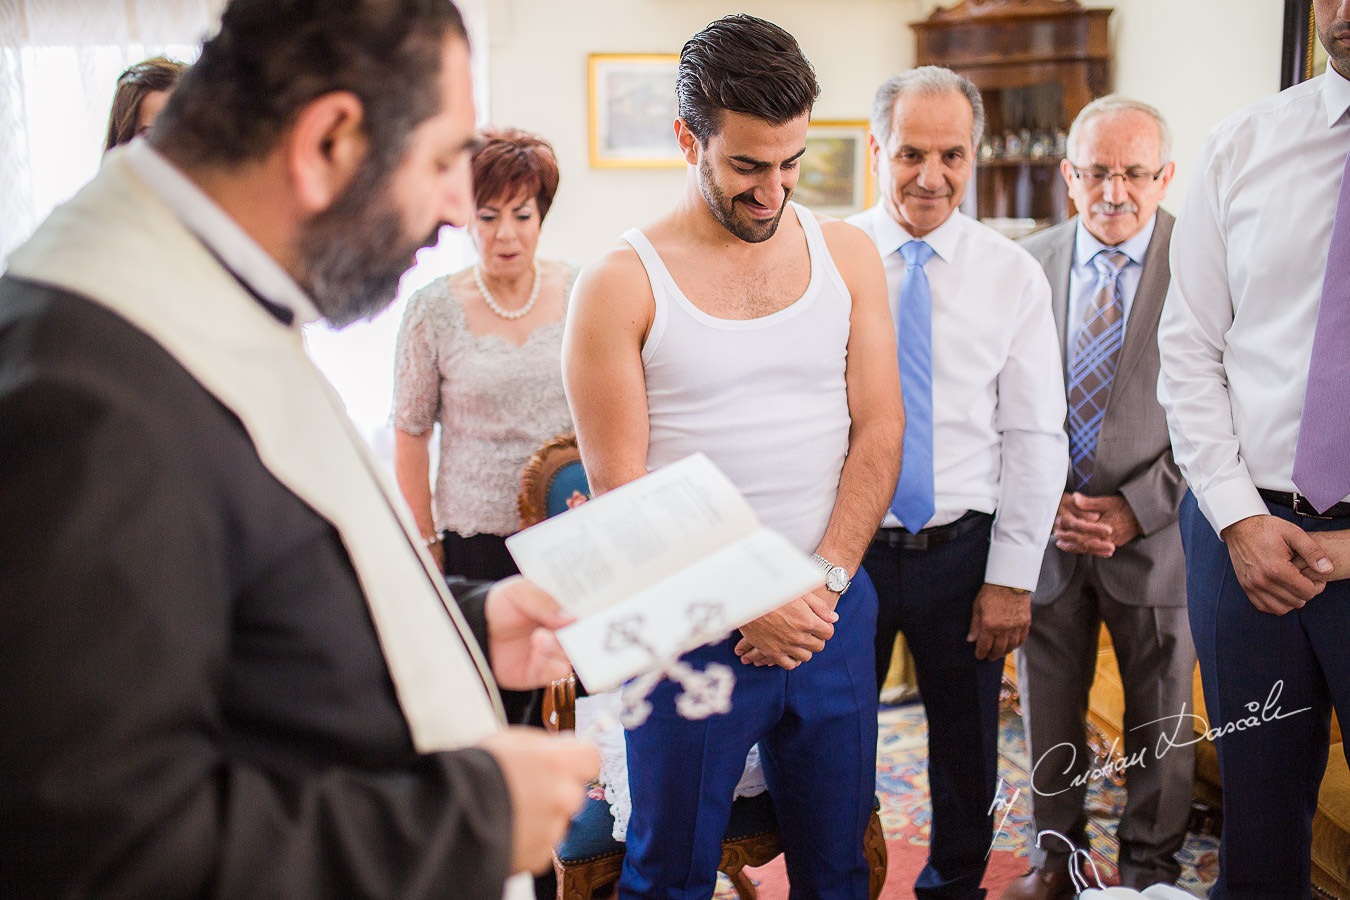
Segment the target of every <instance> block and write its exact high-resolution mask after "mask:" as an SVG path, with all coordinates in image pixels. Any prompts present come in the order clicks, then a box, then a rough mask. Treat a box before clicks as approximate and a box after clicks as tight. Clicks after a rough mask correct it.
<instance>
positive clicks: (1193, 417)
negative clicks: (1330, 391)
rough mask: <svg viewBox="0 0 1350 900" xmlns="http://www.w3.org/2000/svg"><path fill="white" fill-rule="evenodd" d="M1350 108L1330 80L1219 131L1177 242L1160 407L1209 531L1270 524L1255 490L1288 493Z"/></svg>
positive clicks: (1251, 110)
mask: <svg viewBox="0 0 1350 900" xmlns="http://www.w3.org/2000/svg"><path fill="white" fill-rule="evenodd" d="M1348 107H1350V81H1346V79H1344V78H1343V77H1341V76H1340V75H1339V74H1337V73H1336V72H1335V70H1333V69H1330V68H1328V70H1327V73H1326V74H1325V75H1321V76H1319V77H1317V78H1314V79H1312V80H1311V81H1306V82H1304V83H1302V84H1299V85H1296V86H1294V87H1292V88H1290V89H1289V90H1287V91H1283V92H1281V93H1280V94H1277V95H1275V96H1273V97H1269V98H1267V99H1265V100H1262V101H1261V102H1259V103H1256V104H1254V105H1252V106H1249V107H1247V108H1246V109H1244V110H1241V111H1240V112H1238V113H1235V114H1234V115H1232V116H1230V117H1228V118H1227V119H1225V120H1224V121H1223V122H1221V123H1220V124H1219V125H1218V127H1216V128H1215V129H1214V130H1213V131H1212V132H1210V134H1209V137H1208V138H1207V139H1206V140H1205V144H1204V147H1203V149H1202V150H1201V152H1200V159H1199V163H1198V164H1197V165H1196V175H1195V178H1194V180H1193V181H1192V182H1191V186H1190V191H1189V194H1188V196H1187V198H1186V212H1185V215H1183V216H1182V217H1181V218H1180V219H1179V220H1178V221H1177V225H1176V230H1175V231H1174V232H1173V234H1172V284H1171V288H1170V290H1169V291H1168V294H1167V301H1166V304H1165V305H1164V307H1163V313H1162V320H1161V322H1160V323H1159V326H1158V344H1159V347H1160V349H1161V352H1162V373H1161V376H1160V377H1159V379H1158V399H1159V400H1160V401H1161V402H1162V404H1163V408H1164V409H1165V410H1166V411H1167V424H1168V429H1169V430H1170V431H1171V433H1172V448H1173V452H1174V454H1175V456H1176V461H1177V465H1179V466H1180V467H1181V471H1182V473H1183V474H1184V475H1185V476H1186V480H1187V482H1189V484H1190V487H1191V490H1192V491H1193V492H1194V493H1195V496H1196V499H1197V500H1198V501H1199V504H1200V509H1201V511H1202V512H1203V513H1204V514H1205V517H1206V518H1207V519H1209V522H1210V524H1211V525H1213V526H1214V530H1215V531H1221V530H1222V529H1224V528H1226V527H1228V526H1229V525H1231V524H1233V523H1234V522H1236V521H1238V520H1240V519H1244V518H1247V517H1248V516H1254V515H1262V514H1265V513H1266V512H1267V511H1268V510H1267V507H1266V505H1265V503H1264V502H1263V501H1262V500H1261V498H1260V496H1259V495H1258V494H1257V488H1268V489H1271V490H1278V491H1292V490H1294V483H1293V478H1292V472H1293V466H1294V448H1295V446H1296V444H1297V442H1298V428H1299V419H1300V416H1301V415H1302V410H1303V395H1304V391H1305V390H1306V387H1307V383H1308V362H1309V359H1310V358H1311V356H1312V340H1313V331H1314V329H1315V327H1316V323H1317V308H1318V305H1319V303H1320V301H1321V294H1322V276H1323V273H1324V270H1325V267H1326V260H1327V249H1328V247H1329V246H1330V245H1331V224H1332V219H1333V217H1334V216H1335V213H1336V199H1337V193H1338V190H1339V187H1340V183H1341V172H1342V169H1343V167H1344V165H1345V159H1346V154H1347V152H1350V122H1347V121H1346V117H1345V112H1346V109H1347V108H1348ZM1347 353H1350V350H1347ZM1347 387H1348V389H1350V386H1347ZM1347 452H1350V449H1348V450H1347Z"/></svg>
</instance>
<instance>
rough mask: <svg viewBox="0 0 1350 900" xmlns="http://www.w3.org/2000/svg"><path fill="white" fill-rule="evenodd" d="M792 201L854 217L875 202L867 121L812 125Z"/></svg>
mask: <svg viewBox="0 0 1350 900" xmlns="http://www.w3.org/2000/svg"><path fill="white" fill-rule="evenodd" d="M792 199H793V200H796V201H797V202H798V203H800V204H802V205H803V206H807V207H809V208H811V209H813V210H815V211H816V212H822V213H825V214H826V215H829V216H847V215H852V214H853V213H855V212H861V211H862V210H864V209H866V208H867V207H869V206H871V205H872V203H873V202H875V200H876V180H875V179H874V178H873V177H872V167H871V166H870V165H869V164H868V159H867V122H866V121H863V120H857V121H822V122H812V123H811V126H810V127H809V128H808V129H807V132H806V153H805V155H803V156H802V163H801V175H800V176H799V177H798V179H797V188H796V190H794V191H793V192H792Z"/></svg>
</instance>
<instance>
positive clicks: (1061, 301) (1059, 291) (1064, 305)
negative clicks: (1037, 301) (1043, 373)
mask: <svg viewBox="0 0 1350 900" xmlns="http://www.w3.org/2000/svg"><path fill="white" fill-rule="evenodd" d="M1075 233H1076V232H1075V230H1074V229H1073V228H1068V229H1066V230H1065V232H1064V235H1065V236H1064V239H1063V240H1061V241H1056V242H1055V245H1054V246H1053V247H1051V248H1050V250H1049V251H1048V252H1047V253H1046V255H1045V262H1044V264H1043V268H1044V269H1045V276H1046V277H1047V278H1048V279H1050V308H1051V309H1052V310H1053V311H1054V313H1055V328H1056V330H1057V331H1058V332H1059V364H1060V367H1061V368H1062V369H1063V370H1064V373H1065V375H1066V376H1067V375H1068V372H1069V349H1068V348H1069V338H1068V336H1069V335H1070V334H1072V333H1073V329H1072V328H1071V327H1069V322H1068V319H1069V273H1070V271H1071V270H1072V268H1073V242H1074V234H1075Z"/></svg>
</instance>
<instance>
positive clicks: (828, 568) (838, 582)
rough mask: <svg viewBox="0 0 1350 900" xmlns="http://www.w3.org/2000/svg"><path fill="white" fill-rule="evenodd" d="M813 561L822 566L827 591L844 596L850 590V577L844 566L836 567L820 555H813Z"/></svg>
mask: <svg viewBox="0 0 1350 900" xmlns="http://www.w3.org/2000/svg"><path fill="white" fill-rule="evenodd" d="M811 560H812V562H814V563H815V564H816V565H818V566H820V570H821V571H822V572H824V573H825V590H827V591H831V592H832V593H835V594H842V593H843V592H844V591H846V590H848V584H849V577H848V570H847V569H845V568H844V567H843V566H836V565H835V564H834V563H832V562H830V561H829V560H828V559H826V558H825V557H823V556H821V555H820V554H819V553H813V554H811Z"/></svg>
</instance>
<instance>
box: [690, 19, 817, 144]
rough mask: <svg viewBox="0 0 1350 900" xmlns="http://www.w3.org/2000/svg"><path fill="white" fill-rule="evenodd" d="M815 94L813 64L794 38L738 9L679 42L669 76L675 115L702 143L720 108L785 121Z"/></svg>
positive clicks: (807, 107)
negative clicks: (675, 71)
mask: <svg viewBox="0 0 1350 900" xmlns="http://www.w3.org/2000/svg"><path fill="white" fill-rule="evenodd" d="M819 96H820V84H819V82H817V81H816V72H815V69H813V68H812V67H811V63H810V62H808V61H807V59H806V57H805V56H804V55H802V49H801V47H799V46H797V40H796V38H794V37H793V36H792V35H790V34H788V33H787V32H786V31H784V30H783V29H782V28H779V27H778V26H777V25H775V24H773V23H772V22H766V21H765V20H764V19H760V18H756V17H755V16H750V15H745V14H744V13H739V14H737V15H733V16H726V17H724V18H721V19H718V20H717V21H716V22H713V23H712V24H710V25H709V26H708V27H707V28H704V29H703V30H702V31H700V32H699V33H698V34H696V35H694V36H693V37H691V38H690V39H689V40H688V41H686V42H685V45H684V49H683V50H681V51H680V66H679V71H678V74H677V75H676V78H675V97H676V99H677V101H678V102H679V112H680V118H682V119H684V121H685V124H687V125H688V126H689V130H690V131H692V132H693V133H694V136H695V137H697V138H698V139H699V142H700V143H703V144H706V143H707V142H708V138H710V137H712V136H713V135H714V134H716V133H717V131H718V129H719V128H721V124H722V122H721V114H722V112H723V111H724V110H727V111H730V112H735V113H743V114H746V115H750V116H754V117H755V118H757V119H763V120H764V121H766V122H769V123H770V124H773V125H785V124H787V123H788V122H791V121H792V120H793V119H797V118H800V117H802V116H804V115H808V114H810V112H811V108H812V107H813V106H815V103H816V98H817V97H819Z"/></svg>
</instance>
